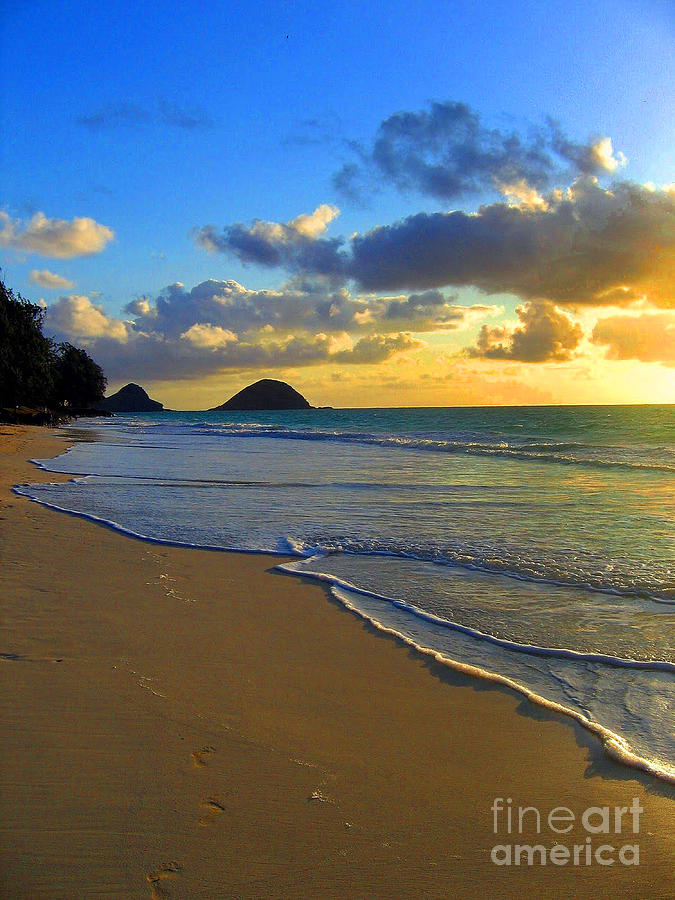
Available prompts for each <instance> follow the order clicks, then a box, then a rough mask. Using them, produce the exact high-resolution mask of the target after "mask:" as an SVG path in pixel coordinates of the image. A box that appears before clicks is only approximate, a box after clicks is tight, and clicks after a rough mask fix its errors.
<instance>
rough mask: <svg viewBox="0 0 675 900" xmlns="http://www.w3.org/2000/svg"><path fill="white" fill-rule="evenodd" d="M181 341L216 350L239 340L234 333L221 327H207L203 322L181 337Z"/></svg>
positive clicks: (193, 326)
mask: <svg viewBox="0 0 675 900" xmlns="http://www.w3.org/2000/svg"><path fill="white" fill-rule="evenodd" d="M180 339H181V340H184V341H190V343H191V344H193V345H194V346H195V347H205V348H209V349H216V348H217V347H225V346H226V345H227V344H231V343H234V342H236V341H238V340H239V338H238V337H237V335H236V334H235V333H234V332H233V331H229V330H228V329H227V328H221V327H220V326H219V325H205V324H203V323H201V322H198V323H196V324H195V325H191V326H190V328H188V330H187V331H184V332H183V334H181V336H180Z"/></svg>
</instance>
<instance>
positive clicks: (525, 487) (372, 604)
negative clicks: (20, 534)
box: [16, 405, 675, 781]
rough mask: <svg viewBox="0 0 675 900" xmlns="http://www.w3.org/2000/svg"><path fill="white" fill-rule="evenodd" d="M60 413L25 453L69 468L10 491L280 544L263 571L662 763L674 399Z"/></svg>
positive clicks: (134, 524)
mask: <svg viewBox="0 0 675 900" xmlns="http://www.w3.org/2000/svg"><path fill="white" fill-rule="evenodd" d="M76 428H77V434H78V438H79V439H78V441H77V442H76V443H75V444H74V445H73V446H72V448H71V449H69V450H68V451H67V452H66V453H64V454H63V455H61V456H59V457H58V458H56V459H53V460H39V461H36V462H38V464H39V465H40V466H41V467H42V468H44V469H47V470H49V471H54V472H61V473H70V474H72V475H73V476H74V477H73V479H72V480H71V481H70V482H67V483H59V484H39V485H38V484H33V485H20V486H17V488H16V490H17V492H18V493H20V494H23V495H25V496H28V497H30V498H32V499H34V500H36V501H38V502H40V503H43V504H46V505H48V506H51V507H53V508H55V509H59V510H65V511H68V512H71V513H77V514H80V515H83V516H87V517H90V518H93V519H97V520H101V521H103V522H106V523H108V524H110V525H112V526H114V527H116V528H118V529H120V530H122V531H124V532H127V533H129V534H132V535H136V536H140V537H143V538H146V539H150V540H155V541H163V542H170V543H175V544H184V545H189V546H197V547H209V548H218V549H227V550H246V551H254V552H262V551H264V552H269V553H275V554H281V555H283V556H285V557H289V556H290V557H294V560H293V561H292V562H290V563H289V562H286V561H282V562H280V568H281V569H283V570H284V571H286V572H292V573H294V574H296V575H298V576H302V577H309V578H315V579H319V580H321V581H323V582H324V583H325V584H326V585H327V586H328V588H329V589H330V591H331V592H332V593H333V595H334V597H335V598H336V599H337V600H339V601H340V602H341V603H343V604H344V605H345V606H346V607H348V608H349V609H351V610H353V612H354V613H355V614H358V615H359V616H362V617H363V618H364V619H367V620H368V621H369V622H371V623H372V624H373V625H375V626H376V627H377V628H380V629H383V630H385V631H388V632H391V633H394V634H396V635H398V636H399V637H400V638H402V639H403V640H404V641H406V642H407V643H408V644H410V645H412V646H414V647H416V648H418V649H419V650H420V651H422V652H425V653H429V654H432V655H434V656H435V657H436V658H437V659H439V660H441V661H442V662H444V663H445V664H447V665H449V666H452V667H455V668H459V669H461V670H463V671H465V672H468V673H470V674H473V675H475V676H476V677H480V678H487V679H492V680H495V681H498V682H501V683H503V684H508V685H510V686H511V687H514V688H516V690H518V691H520V692H522V693H523V694H525V695H526V696H528V697H529V698H530V699H532V700H533V701H534V702H536V703H539V704H542V705H543V706H546V707H549V708H553V709H558V710H560V711H563V712H565V713H566V714H567V715H570V716H572V717H573V718H575V719H576V720H577V721H579V722H581V723H582V724H583V725H584V726H586V727H587V728H588V729H590V730H591V731H593V732H594V733H596V734H597V735H598V736H599V737H600V738H601V739H602V740H603V742H604V745H605V748H606V750H607V751H608V753H610V754H611V755H612V756H614V757H615V758H617V759H619V760H622V761H623V762H625V763H626V764H628V765H632V766H637V767H639V768H642V769H644V770H646V771H649V772H651V773H653V774H654V775H656V776H658V777H660V778H663V779H666V780H669V781H675V729H674V727H673V710H674V709H675V650H674V646H673V645H674V644H675V641H674V640H673V638H674V636H675V629H674V628H673V625H674V618H673V616H674V614H675V577H674V565H673V560H674V555H675V554H674V550H675V542H674V539H673V538H674V534H675V532H674V529H673V520H674V518H675V516H674V513H675V492H674V490H673V488H674V486H675V406H672V405H670V406H630V407H607V406H595V407H593V406H584V407H553V406H551V407H509V408H502V407H500V408H471V409H467V408H457V409H355V410H346V409H341V410H330V409H325V410H308V411H287V412H265V413H253V412H247V413H224V412H196V413H189V412H164V413H155V414H137V415H128V416H124V417H116V418H113V419H107V420H102V419H97V420H88V421H85V420H80V421H79V422H78V423H77V426H76ZM82 429H84V434H83V433H82ZM226 602H227V601H226V599H223V603H224V604H225V603H226ZM251 603H255V597H251ZM292 615H293V611H292V610H289V616H292ZM224 622H225V616H224Z"/></svg>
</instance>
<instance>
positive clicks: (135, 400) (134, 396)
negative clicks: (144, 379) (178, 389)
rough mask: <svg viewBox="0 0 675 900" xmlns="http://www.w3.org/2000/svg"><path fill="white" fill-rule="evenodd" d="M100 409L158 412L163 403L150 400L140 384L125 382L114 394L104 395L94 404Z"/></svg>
mask: <svg viewBox="0 0 675 900" xmlns="http://www.w3.org/2000/svg"><path fill="white" fill-rule="evenodd" d="M96 405H97V407H99V408H100V409H102V410H106V411H107V412H112V413H125V412H160V411H161V410H163V409H164V404H163V403H159V402H158V401H157V400H151V399H150V397H148V395H147V393H146V392H145V391H144V390H143V388H142V387H141V386H140V384H134V383H133V382H131V383H130V384H125V385H124V387H123V388H120V389H119V391H117V393H116V394H111V395H110V397H104V398H103V400H99V401H98V403H97V404H96Z"/></svg>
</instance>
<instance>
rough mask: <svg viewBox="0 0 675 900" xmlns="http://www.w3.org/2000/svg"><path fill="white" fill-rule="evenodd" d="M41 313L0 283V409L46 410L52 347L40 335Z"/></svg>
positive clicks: (51, 373) (51, 364) (51, 383)
mask: <svg viewBox="0 0 675 900" xmlns="http://www.w3.org/2000/svg"><path fill="white" fill-rule="evenodd" d="M43 319H44V310H43V309H42V307H40V306H38V305H37V304H35V303H30V302H29V301H28V300H25V299H24V298H23V297H22V296H21V294H14V292H13V291H12V290H11V289H9V288H7V287H6V286H5V284H4V283H3V282H2V281H0V407H2V406H7V407H15V406H31V407H36V406H47V405H48V404H49V402H50V398H51V394H52V387H53V365H54V347H53V344H52V342H51V341H50V340H49V338H46V337H45V336H44V335H43V334H42V321H43Z"/></svg>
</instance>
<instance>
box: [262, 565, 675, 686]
mask: <svg viewBox="0 0 675 900" xmlns="http://www.w3.org/2000/svg"><path fill="white" fill-rule="evenodd" d="M313 558H314V557H310V559H313ZM305 564H306V561H305V560H303V561H302V562H291V563H280V564H279V565H278V566H276V568H277V569H281V570H282V571H284V572H291V573H293V574H294V575H302V576H303V577H305V578H315V579H316V580H318V581H325V582H328V583H329V584H330V585H331V586H332V587H336V588H343V589H344V590H347V591H351V592H352V593H354V594H361V595H362V596H364V597H373V598H374V599H376V600H382V601H384V602H386V603H390V604H391V605H392V606H395V607H396V608H397V609H401V610H404V611H405V612H407V613H410V615H413V616H415V617H416V618H418V619H421V620H422V621H423V622H427V623H429V624H431V625H438V626H440V627H442V628H451V629H453V630H454V631H458V632H460V633H461V634H466V635H469V636H470V637H473V638H477V639H479V640H482V641H487V642H488V643H490V644H494V645H495V646H497V647H501V648H503V649H505V650H516V651H518V652H520V653H528V654H530V655H531V656H553V657H556V658H557V659H572V660H575V661H576V662H599V663H604V664H605V665H609V666H616V667H618V668H625V669H649V670H651V671H654V672H672V673H673V674H675V663H672V662H668V661H667V660H656V659H655V660H646V659H627V658H625V657H621V656H614V655H612V654H608V653H584V652H581V651H580V650H570V649H567V648H565V647H541V646H537V645H536V644H524V643H520V642H518V641H510V640H507V639H506V638H499V637H495V635H492V634H487V633H486V632H484V631H479V630H478V629H476V628H470V627H469V626H468V625H461V624H460V623H458V622H451V621H449V620H448V619H443V618H441V617H440V616H436V615H434V614H433V613H429V612H427V611H426V610H424V609H420V608H419V607H418V606H415V605H414V604H412V603H407V602H406V601H405V600H399V599H398V598H396V597H387V596H385V595H384V594H378V593H375V592H374V591H369V590H366V589H365V588H360V587H357V586H356V585H354V584H352V583H351V582H349V581H346V580H345V579H343V578H339V577H338V576H337V575H332V574H328V573H326V572H317V571H313V570H312V571H310V570H303V569H302V568H301V566H303V565H305Z"/></svg>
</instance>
